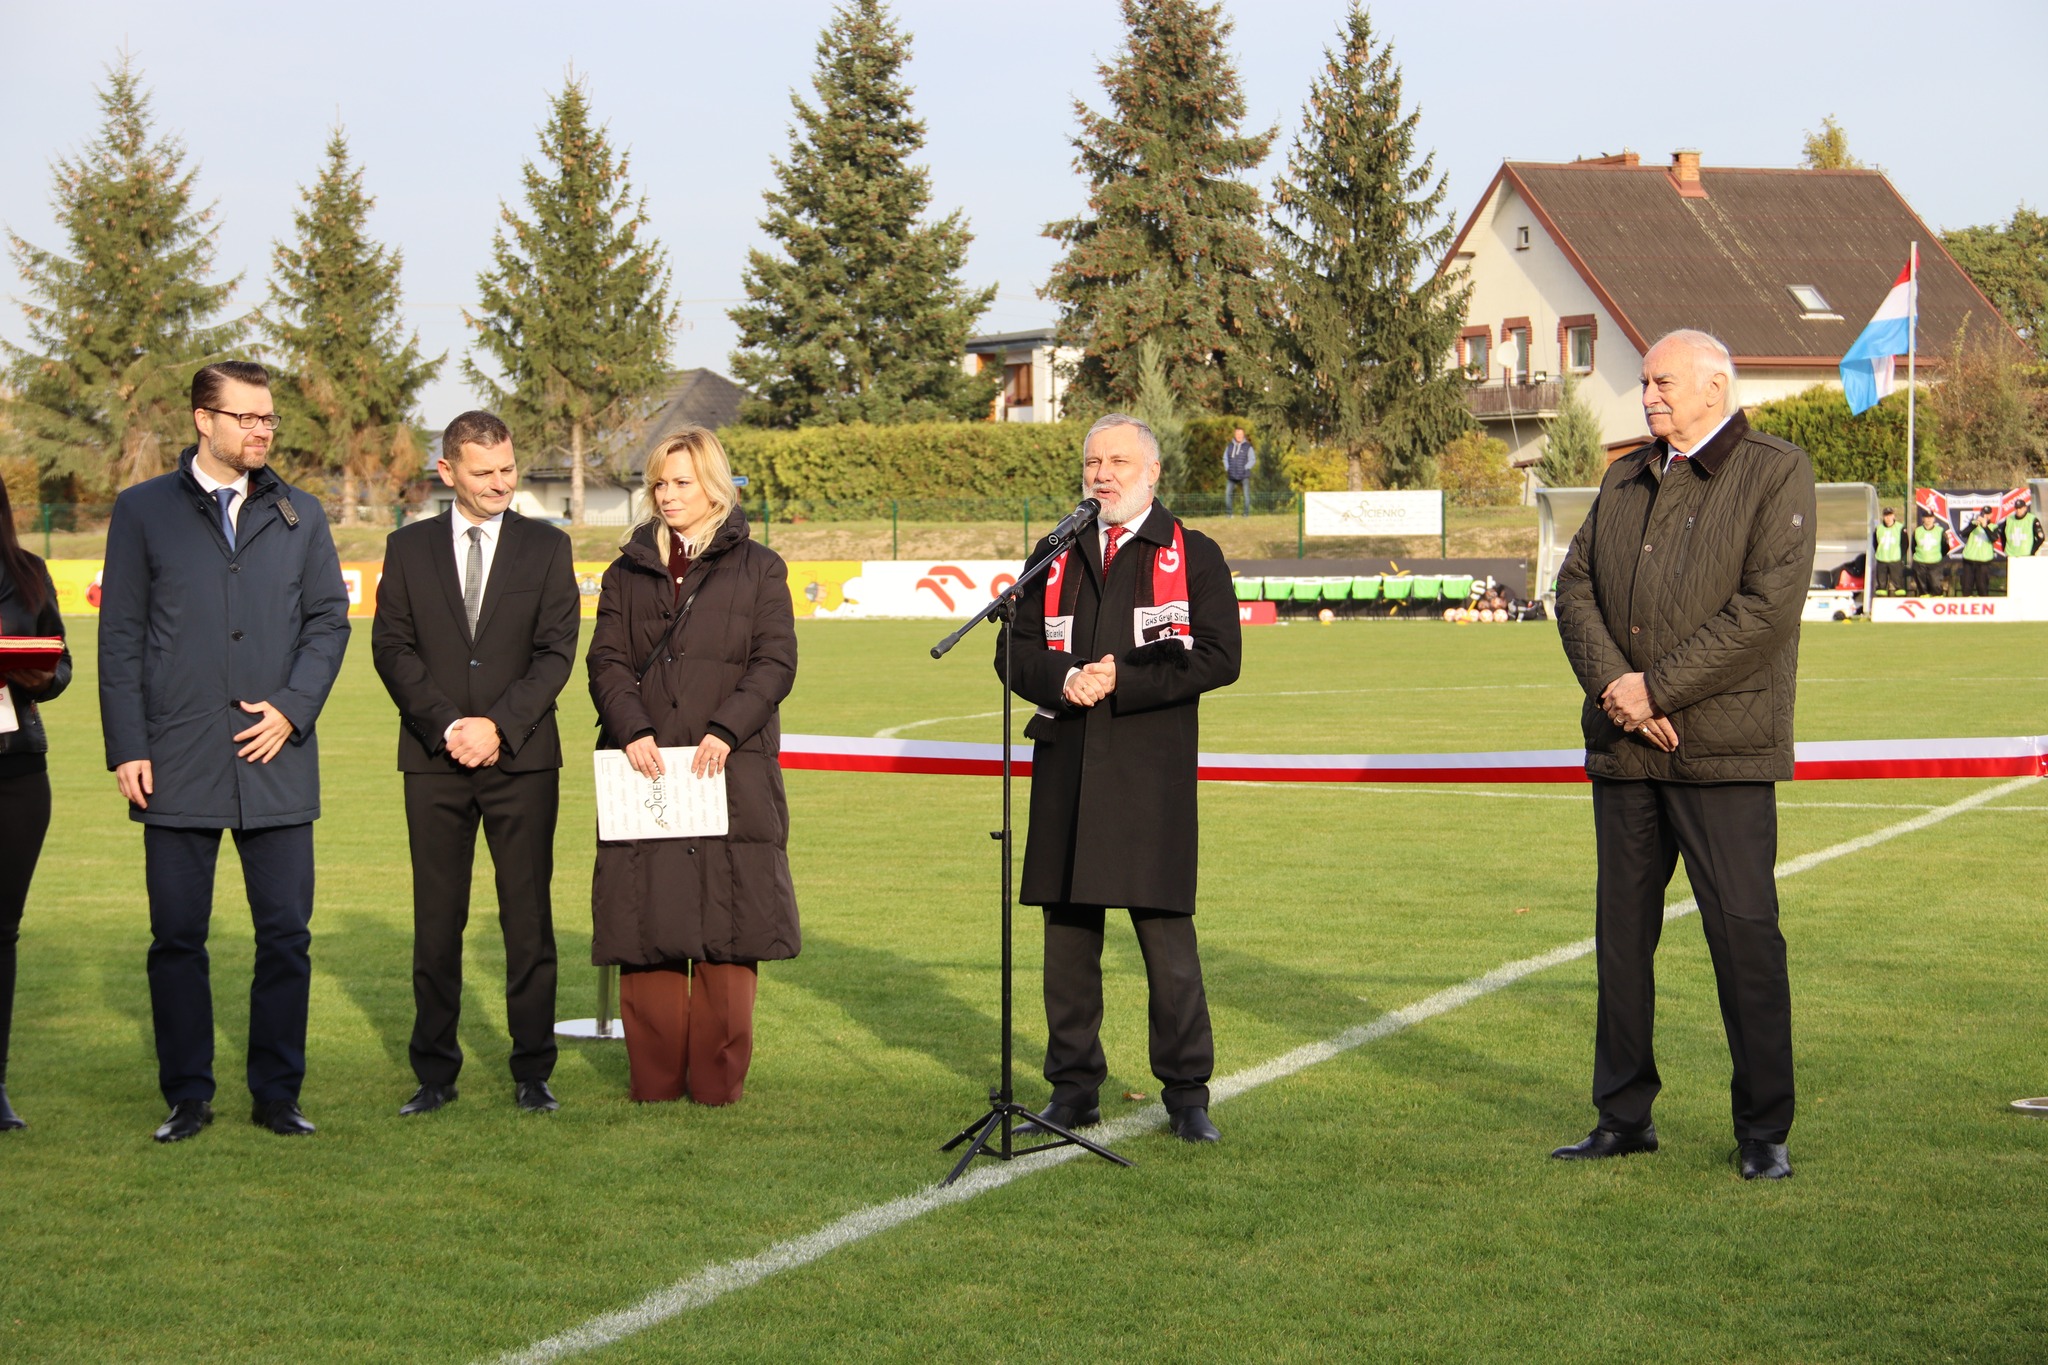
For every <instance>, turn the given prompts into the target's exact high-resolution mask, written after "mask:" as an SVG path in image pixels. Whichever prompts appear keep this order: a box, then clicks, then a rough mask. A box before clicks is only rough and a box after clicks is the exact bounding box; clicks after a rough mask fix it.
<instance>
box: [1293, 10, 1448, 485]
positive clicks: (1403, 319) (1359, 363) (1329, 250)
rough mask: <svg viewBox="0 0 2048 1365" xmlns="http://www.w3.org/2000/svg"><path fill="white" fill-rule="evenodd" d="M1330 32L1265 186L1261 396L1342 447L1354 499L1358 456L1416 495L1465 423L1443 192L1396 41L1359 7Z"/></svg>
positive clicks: (1300, 429) (1300, 428)
mask: <svg viewBox="0 0 2048 1365" xmlns="http://www.w3.org/2000/svg"><path fill="white" fill-rule="evenodd" d="M1340 35H1341V38H1342V41H1341V43H1340V45H1339V46H1338V47H1336V48H1333V49H1326V50H1325V54H1324V56H1325V62H1324V67H1323V74H1322V75H1321V76H1320V77H1318V78H1317V80H1316V81H1315V82H1314V84H1313V85H1311V86H1310V88H1309V98H1308V104H1307V105H1306V106H1305V107H1304V109H1303V111H1302V126H1301V131H1300V133H1299V134H1298V135H1297V136H1296V138H1295V142H1294V149H1293V151H1292V152H1291V153H1290V154H1289V156H1288V159H1287V173H1286V175H1285V176H1283V177H1282V178H1281V179H1280V180H1279V182H1278V183H1277V184H1276V186H1275V190H1274V199H1275V202H1276V207H1275V209H1274V212H1273V214H1272V219H1271V225H1272V235H1273V247H1274V256H1275V281H1276V286H1277V289H1276V306H1275V308H1274V311H1273V313H1272V315H1271V318H1270V322H1271V336H1272V342H1271V345H1272V360H1273V372H1272V376H1271V381H1270V388H1269V391H1268V393H1269V399H1268V401H1269V402H1270V403H1271V404H1272V405H1273V406H1274V408H1275V409H1276V411H1277V412H1278V413H1279V414H1280V415H1281V417H1282V419H1283V420H1284V421H1285V422H1286V423H1287V425H1289V426H1290V427H1292V428H1293V429H1294V430H1295V431H1296V432H1297V433H1298V434H1299V435H1300V436H1301V438H1302V439H1303V440H1304V442H1305V443H1307V444H1311V445H1328V446H1335V447H1337V448H1340V449H1342V450H1343V451H1344V454H1345V459H1346V464H1347V466H1348V468H1347V480H1348V482H1349V484H1350V486H1351V487H1352V488H1361V487H1363V486H1364V463H1365V460H1364V457H1365V452H1366V451H1367V450H1368V449H1376V450H1378V452H1379V455H1380V465H1381V469H1382V472H1383V475H1384V477H1385V479H1386V481H1387V483H1388V485H1389V486H1390V487H1394V488H1416V487H1426V486H1428V484H1429V483H1430V482H1431V480H1432V479H1433V478H1434V476H1435V475H1434V456H1435V454H1436V452H1437V451H1439V450H1441V449H1442V448H1443V447H1444V446H1446V445H1448V444H1449V443H1450V442H1451V441H1452V440H1454V439H1455V438H1456V437H1457V436H1458V435H1459V434H1460V433H1462V432H1464V431H1465V430H1467V429H1468V428H1469V427H1470V426H1471V422H1472V419H1471V415H1470V413H1469V412H1468V411H1467V409H1466V406H1465V381H1464V377H1463V375H1462V374H1460V373H1459V371H1458V370H1457V369H1456V368H1455V367H1454V366H1453V365H1452V364H1451V360H1450V357H1451V354H1452V351H1453V349H1454V347H1455V345H1456V342H1457V336H1458V328H1459V326H1460V324H1461V323H1462V322H1463V320H1464V313H1465V300H1466V296H1467V293H1468V286H1467V285H1466V284H1465V283H1464V282H1463V280H1462V279H1461V278H1459V277H1458V276H1456V275H1453V274H1450V273H1436V272H1434V271H1433V270H1432V268H1431V267H1432V263H1433V262H1434V261H1435V260H1437V259H1438V258H1440V257H1441V256H1442V254H1443V253H1444V251H1445V250H1446V249H1447V248H1448V247H1449V245H1450V241H1451V224H1450V222H1449V221H1448V220H1440V213H1441V210H1442V206H1443V201H1444V191H1445V182H1444V181H1443V180H1441V179H1436V180H1435V181H1434V183H1432V176H1433V175H1434V168H1435V163H1436V154H1435V153H1434V152H1431V153H1428V154H1427V155H1424V156H1422V157H1421V158H1420V159H1419V160H1418V159H1417V156H1416V147H1415V130H1416V125H1417V124H1418V123H1419V121H1420V120H1421V114H1420V112H1412V113H1408V114H1406V115H1404V114H1403V113H1402V111H1401V70H1400V68H1399V67H1397V66H1396V65H1394V49H1393V45H1392V44H1391V43H1386V44H1379V45H1375V42H1374V38H1373V32H1372V21H1371V17H1370V15H1369V14H1368V13H1367V12H1366V10H1365V9H1364V7H1363V6H1361V5H1359V4H1357V3H1355V2H1354V3H1353V5H1352V6H1351V12H1350V15H1349V16H1348V17H1347V19H1346V20H1345V23H1344V26H1343V28H1342V30H1341V31H1340Z"/></svg>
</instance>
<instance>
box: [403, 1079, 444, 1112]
mask: <svg viewBox="0 0 2048 1365" xmlns="http://www.w3.org/2000/svg"><path fill="white" fill-rule="evenodd" d="M453 1103H455V1087H454V1086H452V1085H423V1086H421V1087H420V1088H419V1089H417V1090H415V1091H413V1092H412V1098H411V1099H409V1100H407V1101H406V1102H405V1103H404V1104H401V1105H399V1106H398V1112H399V1114H400V1115H402V1116H406V1117H410V1116H411V1115H413V1114H431V1113H433V1112H434V1111H435V1110H436V1109H439V1108H440V1107H441V1106H442V1105H444V1104H453Z"/></svg>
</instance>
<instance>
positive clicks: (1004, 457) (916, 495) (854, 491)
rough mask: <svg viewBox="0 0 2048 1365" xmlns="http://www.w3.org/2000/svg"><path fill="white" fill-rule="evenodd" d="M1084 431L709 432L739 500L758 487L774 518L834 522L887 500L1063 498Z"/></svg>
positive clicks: (924, 427) (854, 426)
mask: <svg viewBox="0 0 2048 1365" xmlns="http://www.w3.org/2000/svg"><path fill="white" fill-rule="evenodd" d="M1087 430H1088V429H1087V428H1086V427H1084V426H1082V425H1080V424H1079V423H1073V422H1057V423H1054V422H1044V423H1039V422H911V423H904V424H902V425H893V426H871V425H868V424H866V423H863V422H850V423H846V424H844V425H841V426H827V427H802V428H799V429H797V430H795V431H771V430H766V429H764V428H760V427H738V426H734V427H726V428H725V429H724V430H722V431H720V432H719V433H718V439H719V440H720V441H721V442H722V443H723V444H724V446H725V449H726V453H727V454H728V455H730V456H731V457H732V466H733V472H734V473H737V474H744V475H746V476H747V479H748V486H747V488H746V489H745V490H744V492H743V497H744V499H745V501H746V503H747V504H748V505H750V506H756V505H758V504H759V502H760V500H761V498H762V497H763V496H764V495H765V496H766V497H767V498H768V499H769V501H770V502H771V503H772V504H773V505H774V515H775V516H776V518H777V519H778V520H779V519H781V518H783V517H785V516H803V517H811V518H814V519H816V520H821V521H838V520H848V519H856V518H868V517H877V516H880V517H886V516H888V515H889V511H890V506H891V504H892V503H894V504H898V505H900V506H902V507H903V508H904V509H905V510H906V512H907V511H908V510H909V508H910V506H911V505H912V504H916V505H918V506H919V507H920V508H921V509H922V510H924V511H926V512H930V511H932V510H934V509H936V508H938V507H939V506H941V505H942V504H945V503H948V502H959V503H962V504H963V505H964V504H965V503H967V502H974V501H998V502H1004V503H1008V504H1014V505H1016V506H1017V507H1019V508H1021V507H1022V505H1023V502H1024V500H1025V499H1026V498H1029V499H1031V500H1032V501H1033V502H1037V501H1039V500H1041V499H1043V500H1045V502H1046V505H1048V506H1050V505H1052V504H1053V503H1055V502H1058V501H1060V500H1062V499H1065V500H1067V501H1069V502H1071V501H1072V500H1073V499H1075V498H1078V497H1079V496H1080V488H1081V438H1082V437H1083V436H1084V435H1086V434H1087Z"/></svg>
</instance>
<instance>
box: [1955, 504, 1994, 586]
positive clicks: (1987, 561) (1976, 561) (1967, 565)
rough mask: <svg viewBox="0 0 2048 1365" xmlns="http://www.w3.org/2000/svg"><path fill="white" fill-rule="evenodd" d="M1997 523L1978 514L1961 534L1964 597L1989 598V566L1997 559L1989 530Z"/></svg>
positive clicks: (1986, 516) (1987, 516) (1982, 514)
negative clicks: (1968, 527)
mask: <svg viewBox="0 0 2048 1365" xmlns="http://www.w3.org/2000/svg"><path fill="white" fill-rule="evenodd" d="M1996 524H1997V523H1995V522H1993V521H1992V520H1991V517H1990V516H1989V515H1988V513H1982V512H1980V513H1978V514H1977V516H1975V517H1973V518H1972V519H1971V521H1970V529H1969V530H1967V531H1965V532H1964V533H1963V582H1962V595H1963V596H1964V597H1989V596H1991V564H1992V561H1993V560H1995V559H1997V558H1998V546H1997V545H1996V543H1994V542H1993V541H1992V539H1991V530H1992V528H1993V527H1994V526H1995V525H1996Z"/></svg>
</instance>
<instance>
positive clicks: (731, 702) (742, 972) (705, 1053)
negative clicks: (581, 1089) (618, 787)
mask: <svg viewBox="0 0 2048 1365" xmlns="http://www.w3.org/2000/svg"><path fill="white" fill-rule="evenodd" d="M647 503H648V507H649V509H650V511H649V516H648V519H647V520H646V521H644V522H642V523H641V524H640V525H639V526H636V527H635V528H633V532H632V534H631V535H630V536H629V537H628V538H627V540H626V543H625V546H624V549H623V551H622V553H621V554H620V555H619V557H618V559H617V560H615V561H614V562H613V564H612V566H611V567H610V568H609V569H607V570H605V575H604V586H603V588H602V590H601V593H600V595H599V597H598V606H597V629H596V632H595V633H594V634H593V635H592V637H591V641H590V654H589V657H588V658H587V660H586V663H587V665H588V667H589V670H590V695H591V698H592V700H593V701H595V702H596V703H597V716H598V723H599V725H600V726H601V727H602V729H603V733H602V735H601V737H600V739H599V743H600V744H602V745H604V746H606V747H610V748H622V749H624V750H625V752H626V758H627V760H628V761H629V762H630V763H632V765H633V767H634V768H635V769H636V770H637V771H639V772H640V773H642V774H643V775H645V776H648V777H656V776H659V775H660V774H661V772H662V757H661V750H662V749H663V748H674V747H688V746H692V745H694V746H696V751H697V752H696V758H695V760H694V763H693V768H692V770H693V771H694V772H696V773H698V774H699V775H704V774H708V773H715V772H719V771H723V772H724V773H725V789H726V801H727V807H728V813H729V818H730V828H729V832H728V833H727V835H726V836H725V837H724V838H695V839H650V840H644V841H641V842H629V843H605V842H602V841H600V842H599V844H598V846H597V871H596V875H595V878H594V884H593V886H592V890H591V919H592V922H593V934H592V938H591V945H590V955H591V960H592V961H593V962H594V963H596V964H597V965H598V966H601V967H602V966H610V965H616V966H617V967H618V968H619V1017H620V1020H621V1021H622V1022H623V1023H624V1024H625V1028H626V1057H627V1065H628V1072H629V1076H630V1093H631V1095H632V1098H634V1099H635V1100H642V1101H646V1100H673V1099H680V1098H681V1097H682V1096H683V1095H684V1094H685V1093H687V1094H688V1095H689V1096H690V1098H691V1099H693V1100H695V1101H697V1102H698V1103H699V1104H731V1103H732V1102H733V1101H734V1100H737V1099H738V1098H739V1097H740V1094H741V1091H742V1089H743V1088H744V1084H745V1081H746V1076H747V1064H748V1062H749V1061H750V1060H751V1059H752V1056H753V1045H754V992H755V987H756V985H757V982H758V976H757V971H756V964H757V963H760V962H764V961H770V960H775V959H781V958H790V957H795V956H796V955H797V950H798V948H799V947H800V946H801V941H800V936H799V934H798V930H797V912H796V893H795V891H794V889H793V888H792V886H791V884H790V876H789V857H788V853H787V847H788V842H789V804H788V802H787V801H786V800H785V799H784V797H783V793H782V768H781V765H780V763H779V762H778V760H777V757H776V756H777V754H778V752H779V751H780V747H781V733H782V731H781V723H780V720H779V719H778V717H777V714H776V707H777V706H778V705H779V704H780V703H781V701H782V699H783V698H784V697H786V696H788V695H789V689H790V686H791V685H792V684H793V683H794V682H795V680H796V621H795V613H794V612H793V611H792V609H791V605H790V597H789V570H788V567H787V566H786V565H784V564H783V562H782V558H781V556H779V555H777V554H776V553H775V552H774V551H773V550H770V549H768V548H767V547H766V546H763V545H760V544H757V543H755V542H754V541H753V540H752V539H750V538H749V537H748V533H747V519H746V516H745V514H744V513H742V512H741V511H740V510H739V507H738V503H739V492H738V490H737V489H736V488H735V487H734V486H733V479H732V467H731V465H730V464H728V463H727V461H726V456H725V451H724V449H723V448H722V447H721V446H720V445H719V444H718V439H717V438H716V437H715V436H713V435H712V434H711V433H710V432H708V431H706V430H704V429H703V428H702V427H686V428H684V429H683V430H681V431H679V432H677V433H676V434H675V435H673V436H670V437H669V438H668V439H666V440H665V441H663V442H662V443H661V445H660V446H659V447H658V448H657V449H656V450H655V452H654V454H653V456H652V457H651V458H650V459H649V460H648V462H647Z"/></svg>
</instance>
